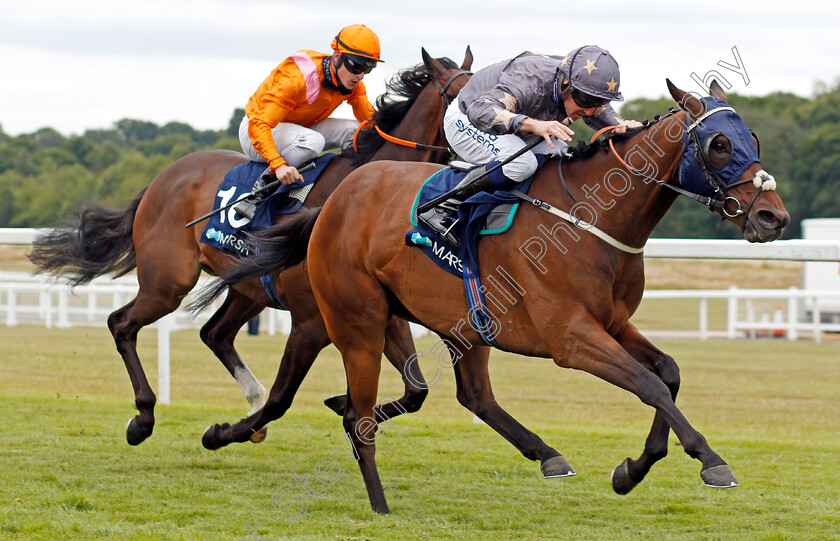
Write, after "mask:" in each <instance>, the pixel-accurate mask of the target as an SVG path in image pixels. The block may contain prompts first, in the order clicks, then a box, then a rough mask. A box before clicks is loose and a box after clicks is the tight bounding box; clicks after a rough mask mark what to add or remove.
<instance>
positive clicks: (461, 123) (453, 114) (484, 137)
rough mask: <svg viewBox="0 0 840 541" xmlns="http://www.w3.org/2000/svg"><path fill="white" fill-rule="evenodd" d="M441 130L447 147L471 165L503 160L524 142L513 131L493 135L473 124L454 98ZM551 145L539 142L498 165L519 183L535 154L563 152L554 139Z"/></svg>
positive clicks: (530, 170) (534, 161)
mask: <svg viewBox="0 0 840 541" xmlns="http://www.w3.org/2000/svg"><path fill="white" fill-rule="evenodd" d="M443 131H444V132H445V133H446V140H447V141H449V146H450V147H452V150H454V151H455V153H456V154H458V156H460V157H461V159H463V160H464V161H467V162H469V163H473V164H481V165H484V164H487V163H488V162H491V161H500V162H501V161H504V160H505V159H506V158H508V157H510V156H512V155H513V154H515V153H516V152H517V151H518V150H520V149H522V148H523V147H524V146H525V145H526V143H525V141H523V140H522V138H521V137H519V136H518V135H514V134H505V135H493V134H490V133H487V132H483V131H481V130H479V129H478V128H476V127H475V126H473V124H472V122H470V119H469V118H467V115H465V114H464V113H462V112H461V109H460V108H459V107H458V99H457V98H456V99H455V100H453V101H452V103H451V104H450V105H449V107H448V108H447V109H446V114H445V115H444V117H443ZM553 142H554V148H552V147H550V146H548V143H546V142H545V141H543V142H542V143H540V144H538V145H537V146H536V147H534V148H533V149H532V150H531V151H529V152H525V153H524V154H522V155H521V156H519V157H518V158H516V159H515V160H512V161H511V162H510V163H508V164H505V165H503V166H502V172H504V174H505V176H506V177H507V178H509V179H510V180H512V181H514V182H522V181H523V180H525V179H527V178H528V177H530V176H531V175H533V174H534V172H535V171H536V170H537V158H536V157H535V154H545V155H548V156H559V155H562V154H564V153H565V151H566V148H567V145H566V143H564V142H562V141H557V140H554V141H553Z"/></svg>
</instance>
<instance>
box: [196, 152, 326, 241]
mask: <svg viewBox="0 0 840 541" xmlns="http://www.w3.org/2000/svg"><path fill="white" fill-rule="evenodd" d="M336 156H337V154H323V155H321V156H318V157H317V158H316V159H315V168H314V169H310V170H309V171H306V172H304V173H303V174H302V176H303V182H302V183H300V182H296V183H294V184H281V185H280V187H279V188H277V190H276V191H275V192H274V193H273V194H271V195H270V196H268V197H267V198H266V199H265V200H264V201H263V202H262V203H260V206H259V207H258V208H257V211H256V212H255V213H254V218H253V219H252V220H249V219H248V218H246V217H245V216H240V215H239V213H238V212H236V210H235V209H234V208H229V209H228V210H226V211H224V212H221V213H219V214H214V215H213V216H211V217H210V218H209V219H208V221H207V225H206V226H205V227H204V232H203V233H202V234H201V242H203V243H205V244H208V245H210V246H213V247H214V248H219V249H220V250H226V251H228V252H233V253H235V254H237V255H239V256H247V255H249V250H248V244H247V242H246V240H245V233H246V232H252V231H261V230H263V229H265V228H267V227H269V226H270V225H271V224H272V222H273V221H274V217H275V216H277V215H279V214H292V213H295V212H297V211H298V210H299V209H300V207H301V205H303V201H302V200H300V199H295V198H294V197H291V196H290V195H289V192H292V191H293V190H297V189H300V188H303V187H306V186H310V185H311V184H314V183H315V181H316V180H317V178H318V176H319V175H320V174H321V172H322V171H323V170H324V168H325V167H326V166H327V164H329V163H330V162H331V161H332V160H333V158H335V157H336ZM265 169H266V164H265V163H262V162H255V161H248V162H245V163H243V164H241V165H237V166H236V167H234V168H233V169H231V170H230V171H228V173H227V174H226V175H225V178H224V179H223V180H222V183H221V184H220V185H219V189H218V190H217V191H216V198H215V201H214V203H213V209H214V210H215V209H218V208H219V207H223V206H225V205H227V204H230V203H231V202H232V201H235V200H237V199H240V198H241V197H243V196H245V195H247V194H249V193H251V189H252V188H253V186H254V182H256V180H257V178H259V176H260V175H261V174H262V173H263V172H264V171H265ZM310 187H311V186H310Z"/></svg>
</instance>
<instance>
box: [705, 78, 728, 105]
mask: <svg viewBox="0 0 840 541" xmlns="http://www.w3.org/2000/svg"><path fill="white" fill-rule="evenodd" d="M709 94H711V95H712V96H714V97H716V98H717V99H719V100H721V101H722V102H724V103H726V94H725V93H724V92H723V88H721V86H720V85H719V84H718V82H717V79H712V84H710V85H709Z"/></svg>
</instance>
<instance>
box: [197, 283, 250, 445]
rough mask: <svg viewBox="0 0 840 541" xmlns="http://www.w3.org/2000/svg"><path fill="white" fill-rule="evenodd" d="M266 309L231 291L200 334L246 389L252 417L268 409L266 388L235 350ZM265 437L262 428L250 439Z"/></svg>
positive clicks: (244, 389)
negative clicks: (253, 320)
mask: <svg viewBox="0 0 840 541" xmlns="http://www.w3.org/2000/svg"><path fill="white" fill-rule="evenodd" d="M263 308H264V306H263V305H261V304H257V303H255V302H254V301H252V300H251V299H250V298H248V297H246V296H245V295H243V294H242V293H239V292H238V291H236V290H235V289H232V288H231V289H228V294H227V297H226V298H225V302H224V303H222V306H221V307H220V308H219V309H218V310H217V311H216V313H215V314H213V316H212V317H211V318H210V319H209V320H208V321H207V323H205V324H204V326H203V327H202V328H201V331H200V333H199V334H200V336H201V340H202V341H203V342H204V343H205V344H206V345H207V347H209V348H210V350H211V351H213V353H214V354H215V355H216V357H218V358H219V360H220V361H221V362H222V364H223V365H224V367H225V368H227V371H228V372H230V375H231V376H233V379H235V380H236V383H238V384H239V387H240V388H241V389H242V392H243V394H244V395H245V398H246V399H247V400H248V403H249V404H250V405H251V412H250V413H249V414H248V415H253V414H254V413H256V412H257V411H258V410H259V409H261V408H262V407H263V405H265V387H263V385H262V383H260V382H259V380H257V378H256V377H255V376H254V374H253V372H251V370H250V369H249V368H248V366H247V365H246V364H245V363H244V362H243V361H242V358H241V357H240V356H239V354H238V353H237V352H236V349H235V348H234V347H233V342H234V340H235V339H236V336H237V334H238V333H239V330H240V329H241V328H242V326H243V325H244V324H245V323H246V322H247V321H248V320H250V319H251V318H252V317H254V316H256V315H257V314H259V313H260V312H261V311H262V309H263ZM265 433H266V430H265V428H262V429H260V430H258V431H256V432H253V433H252V434H251V437H250V439H251V441H253V442H254V443H259V442H261V441H263V440H265Z"/></svg>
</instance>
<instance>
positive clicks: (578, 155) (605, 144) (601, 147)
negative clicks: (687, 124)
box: [568, 113, 672, 160]
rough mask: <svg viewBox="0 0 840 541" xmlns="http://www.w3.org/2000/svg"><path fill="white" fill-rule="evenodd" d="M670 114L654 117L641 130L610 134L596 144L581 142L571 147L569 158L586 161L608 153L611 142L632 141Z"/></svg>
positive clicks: (643, 123)
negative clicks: (601, 153)
mask: <svg viewBox="0 0 840 541" xmlns="http://www.w3.org/2000/svg"><path fill="white" fill-rule="evenodd" d="M670 114H672V113H669V114H667V115H662V116H660V115H656V116H654V117H653V120H645V121H643V122H642V126H641V127H640V128H630V129H628V130H627V133H609V134H607V135H606V136H605V137H603V138H601V139H598V140H596V141H595V142H594V143H586V142H585V141H581V142H579V143H578V144H577V145H575V146H574V147H570V148H569V150H570V151H571V153H572V155H571V156H570V157H569V158H568V159H570V160H585V159H587V158H589V157H591V156H593V155H595V154H597V153H598V152H608V151H609V150H610V146H609V142H610V140H612V141H613V143H620V142H622V141H627V140H629V139H632V138H633V137H635V136H636V134H638V133H639V132H642V131H645V130H647V129H648V128H650V127H651V126H653V125H654V124H656V123H657V122H659V121H660V120H662V119H664V118H666V117H667V116H670Z"/></svg>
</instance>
